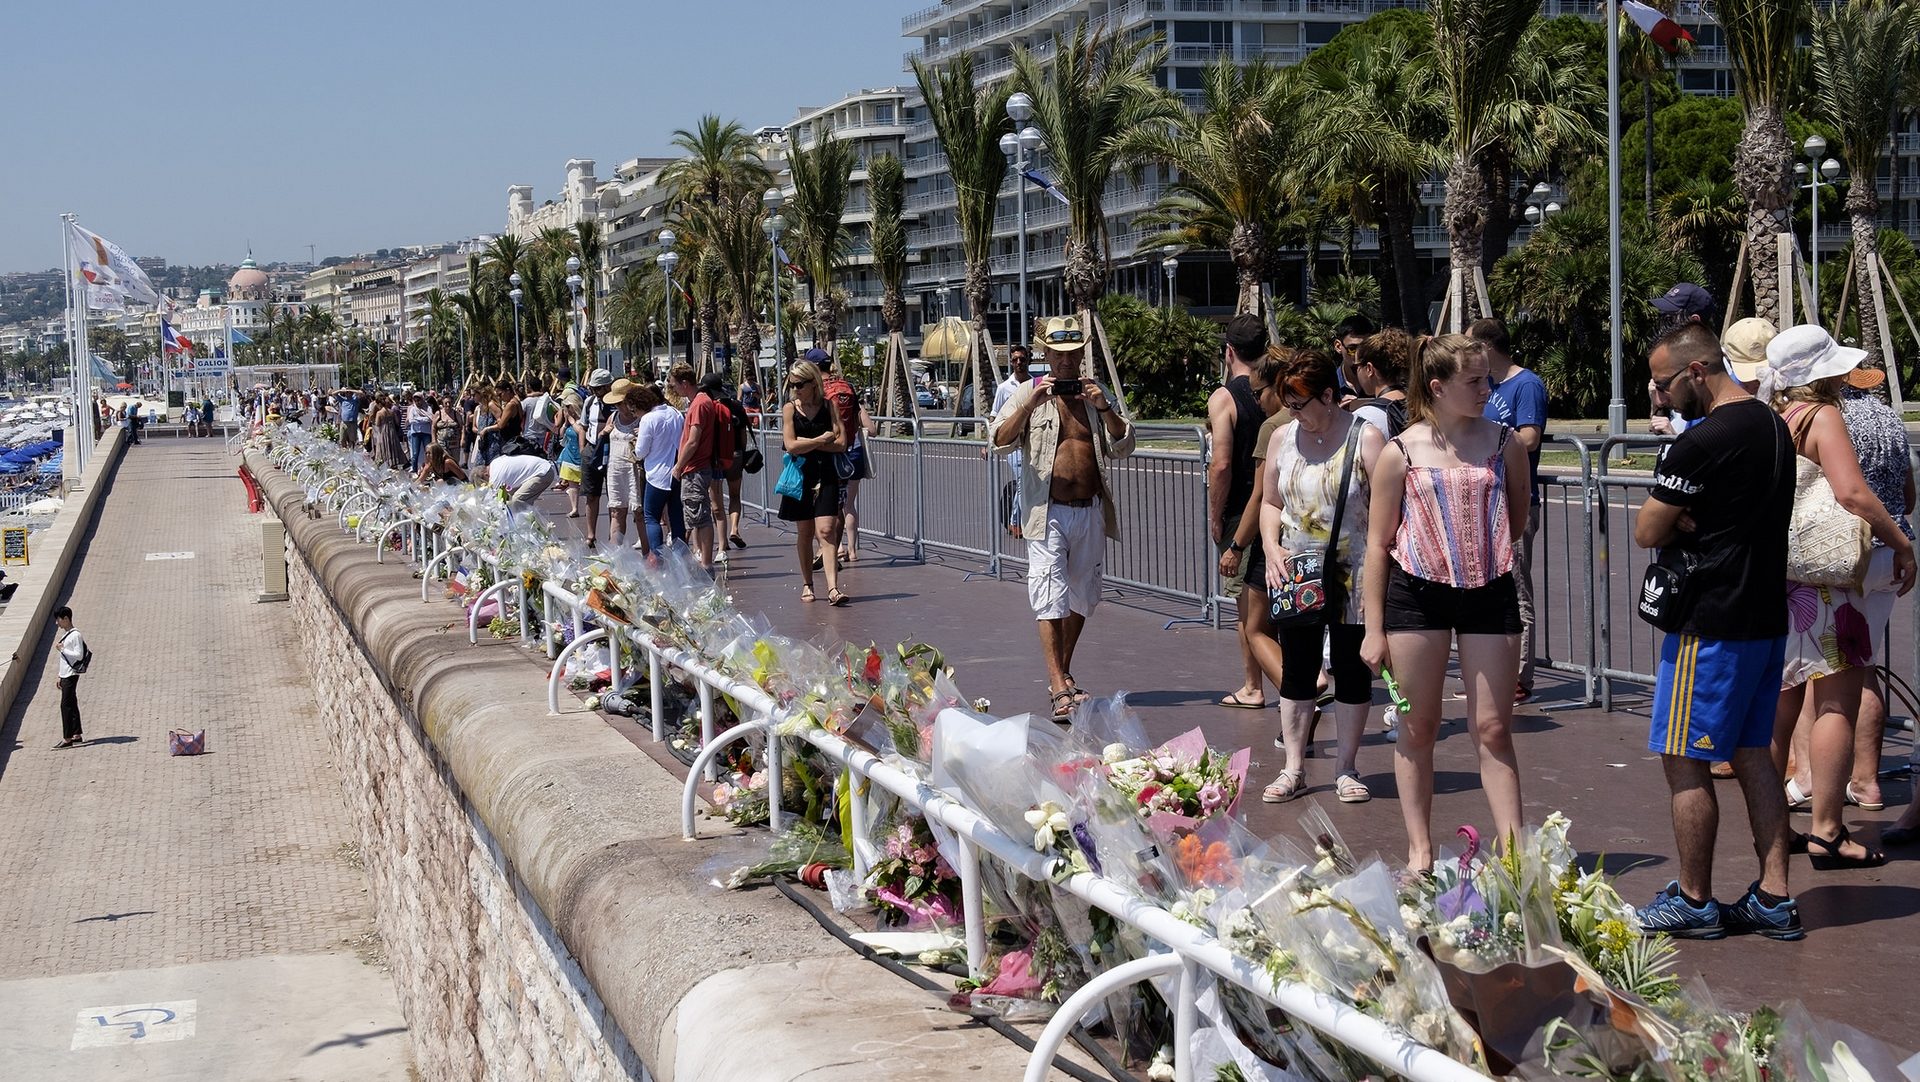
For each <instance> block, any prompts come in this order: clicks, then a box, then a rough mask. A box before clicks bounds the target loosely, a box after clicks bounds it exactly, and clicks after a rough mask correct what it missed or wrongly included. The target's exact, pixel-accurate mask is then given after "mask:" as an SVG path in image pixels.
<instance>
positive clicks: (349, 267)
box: [300, 260, 371, 327]
mask: <svg viewBox="0 0 1920 1082" xmlns="http://www.w3.org/2000/svg"><path fill="white" fill-rule="evenodd" d="M369 266H371V264H370V263H367V262H366V261H364V260H354V261H350V262H346V263H336V264H334V265H333V266H331V267H321V268H320V269H318V270H315V271H312V272H310V273H308V274H307V276H306V277H305V278H304V279H302V280H301V283H300V299H301V300H302V301H303V302H304V303H305V304H306V306H307V307H308V308H309V309H318V310H320V311H324V312H330V313H332V314H333V321H334V323H335V325H337V326H342V327H344V326H346V325H347V320H348V319H349V318H350V317H351V315H352V313H351V312H350V311H348V292H347V291H348V289H349V288H350V287H351V286H352V285H353V276H354V275H356V274H359V273H360V272H361V271H364V270H366V269H367V268H368V267H369Z"/></svg>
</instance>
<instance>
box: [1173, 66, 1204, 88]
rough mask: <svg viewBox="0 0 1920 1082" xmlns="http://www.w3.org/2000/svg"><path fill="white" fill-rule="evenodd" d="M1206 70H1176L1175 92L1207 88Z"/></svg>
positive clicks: (1174, 78) (1174, 75) (1174, 71)
mask: <svg viewBox="0 0 1920 1082" xmlns="http://www.w3.org/2000/svg"><path fill="white" fill-rule="evenodd" d="M1206 75H1207V72H1206V69H1205V68H1174V69H1173V88H1174V89H1175V90H1199V89H1201V88H1202V87H1204V86H1206Z"/></svg>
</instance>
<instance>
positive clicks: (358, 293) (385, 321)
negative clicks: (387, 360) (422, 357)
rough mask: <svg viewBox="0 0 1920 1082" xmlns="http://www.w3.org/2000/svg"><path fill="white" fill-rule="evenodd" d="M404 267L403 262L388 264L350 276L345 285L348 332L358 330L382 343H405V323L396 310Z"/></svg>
mask: <svg viewBox="0 0 1920 1082" xmlns="http://www.w3.org/2000/svg"><path fill="white" fill-rule="evenodd" d="M406 268H407V265H406V264H405V263H390V264H388V265H386V266H384V267H369V268H367V269H366V270H363V271H360V272H358V273H356V274H355V275H354V276H353V281H352V283H351V284H349V285H348V286H347V303H346V310H347V313H348V315H347V321H346V326H347V328H348V330H349V331H352V330H358V331H361V332H362V333H365V334H369V335H372V336H373V337H375V338H378V339H380V340H382V341H386V342H394V343H403V342H405V340H406V326H405V324H404V323H402V322H401V319H400V313H401V299H402V295H403V285H404V278H405V275H406Z"/></svg>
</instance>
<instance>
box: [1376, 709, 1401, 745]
mask: <svg viewBox="0 0 1920 1082" xmlns="http://www.w3.org/2000/svg"><path fill="white" fill-rule="evenodd" d="M1380 724H1381V725H1383V726H1385V727H1386V730H1387V731H1386V734H1385V735H1386V738H1387V743H1389V744H1393V743H1397V742H1399V740H1400V711H1399V709H1398V708H1396V707H1391V706H1389V707H1387V708H1386V709H1385V710H1383V711H1381V712H1380Z"/></svg>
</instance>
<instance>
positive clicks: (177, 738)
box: [167, 729, 207, 755]
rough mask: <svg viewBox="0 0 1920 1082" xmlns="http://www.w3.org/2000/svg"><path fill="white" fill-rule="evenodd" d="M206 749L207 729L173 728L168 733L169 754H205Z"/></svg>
mask: <svg viewBox="0 0 1920 1082" xmlns="http://www.w3.org/2000/svg"><path fill="white" fill-rule="evenodd" d="M206 751H207V731H206V730H205V729H173V730H170V731H169V732H168V733H167V754H168V755H204V754H206Z"/></svg>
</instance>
